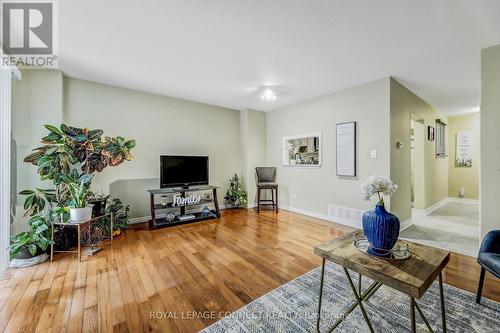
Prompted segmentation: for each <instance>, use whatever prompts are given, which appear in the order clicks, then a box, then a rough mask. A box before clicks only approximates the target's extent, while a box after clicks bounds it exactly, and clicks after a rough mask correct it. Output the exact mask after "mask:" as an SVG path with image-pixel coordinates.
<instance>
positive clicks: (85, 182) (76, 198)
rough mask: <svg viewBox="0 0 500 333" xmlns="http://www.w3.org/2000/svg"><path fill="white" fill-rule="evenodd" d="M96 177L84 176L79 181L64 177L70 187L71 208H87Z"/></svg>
mask: <svg viewBox="0 0 500 333" xmlns="http://www.w3.org/2000/svg"><path fill="white" fill-rule="evenodd" d="M93 176H94V175H82V176H80V177H79V179H78V181H75V180H74V179H72V178H70V177H66V176H65V177H63V179H64V181H65V184H66V185H67V186H68V194H69V201H68V206H69V207H71V208H85V207H87V197H88V195H89V193H90V182H91V180H92V178H93Z"/></svg>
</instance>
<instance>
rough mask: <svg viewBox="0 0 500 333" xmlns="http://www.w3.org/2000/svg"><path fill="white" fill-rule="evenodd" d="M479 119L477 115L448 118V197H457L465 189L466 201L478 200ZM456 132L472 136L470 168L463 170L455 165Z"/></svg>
mask: <svg viewBox="0 0 500 333" xmlns="http://www.w3.org/2000/svg"><path fill="white" fill-rule="evenodd" d="M479 121H480V117H479V113H471V114H467V115H462V116H455V117H449V118H448V122H449V131H448V137H449V140H448V142H449V143H450V158H449V161H448V162H449V163H448V165H449V172H448V175H449V182H448V196H450V197H458V196H459V189H460V188H461V187H464V188H465V196H464V198H467V199H479V165H480V149H481V145H480V136H479V133H480V132H479V127H480V123H479ZM458 132H471V133H472V134H473V148H472V167H471V168H464V167H457V166H456V165H455V160H456V143H457V133H458Z"/></svg>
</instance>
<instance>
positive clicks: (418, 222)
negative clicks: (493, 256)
mask: <svg viewBox="0 0 500 333" xmlns="http://www.w3.org/2000/svg"><path fill="white" fill-rule="evenodd" d="M414 221H415V222H414V224H413V225H411V226H410V227H408V228H406V229H404V230H403V231H401V234H400V237H402V238H404V239H408V240H411V241H414V242H416V243H422V244H426V245H430V246H434V247H439V248H442V249H447V250H450V251H453V252H458V253H462V254H465V255H469V256H472V257H475V256H477V253H478V251H479V204H477V203H470V202H448V203H446V204H445V205H443V206H441V207H439V208H438V209H436V210H435V211H434V212H432V213H431V214H429V215H427V216H423V217H418V218H415V219H414Z"/></svg>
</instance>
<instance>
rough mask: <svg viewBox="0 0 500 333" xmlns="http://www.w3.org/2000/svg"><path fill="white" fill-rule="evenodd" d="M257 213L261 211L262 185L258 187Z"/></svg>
mask: <svg viewBox="0 0 500 333" xmlns="http://www.w3.org/2000/svg"><path fill="white" fill-rule="evenodd" d="M257 213H260V187H259V188H257Z"/></svg>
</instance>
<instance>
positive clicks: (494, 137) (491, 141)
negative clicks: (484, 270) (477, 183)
mask: <svg viewBox="0 0 500 333" xmlns="http://www.w3.org/2000/svg"><path fill="white" fill-rule="evenodd" d="M499 92H500V45H497V46H494V47H490V48H487V49H484V50H482V51H481V165H480V168H481V235H484V234H485V233H487V232H488V231H489V230H493V229H500V204H499V202H498V200H499V199H498V198H499V189H500V130H499V128H500V93H499Z"/></svg>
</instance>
